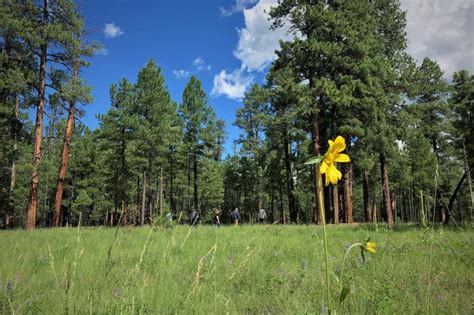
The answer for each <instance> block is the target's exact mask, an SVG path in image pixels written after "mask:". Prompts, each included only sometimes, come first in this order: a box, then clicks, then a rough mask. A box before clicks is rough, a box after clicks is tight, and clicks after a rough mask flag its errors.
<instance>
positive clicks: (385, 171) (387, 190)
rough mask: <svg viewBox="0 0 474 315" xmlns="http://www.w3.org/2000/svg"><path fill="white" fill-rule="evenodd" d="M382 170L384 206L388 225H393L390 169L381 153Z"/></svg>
mask: <svg viewBox="0 0 474 315" xmlns="http://www.w3.org/2000/svg"><path fill="white" fill-rule="evenodd" d="M379 157H380V170H381V174H382V191H383V200H384V202H383V204H384V207H385V215H386V220H387V223H388V224H393V213H392V207H391V205H392V203H391V202H390V187H389V181H388V168H387V161H386V159H385V154H384V153H380V156H379Z"/></svg>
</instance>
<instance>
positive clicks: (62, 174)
mask: <svg viewBox="0 0 474 315" xmlns="http://www.w3.org/2000/svg"><path fill="white" fill-rule="evenodd" d="M77 74H78V66H77V65H74V70H73V74H72V81H73V82H75V81H77ZM75 106H76V104H75V101H74V100H71V101H70V102H69V112H68V117H67V123H66V134H65V135H64V142H63V150H62V154H61V163H60V164H59V173H58V181H57V185H56V197H55V199H54V212H53V226H54V227H56V226H59V223H60V220H61V203H62V199H63V191H64V180H65V178H66V172H67V164H68V160H69V145H70V144H71V136H72V131H73V129H74V112H75Z"/></svg>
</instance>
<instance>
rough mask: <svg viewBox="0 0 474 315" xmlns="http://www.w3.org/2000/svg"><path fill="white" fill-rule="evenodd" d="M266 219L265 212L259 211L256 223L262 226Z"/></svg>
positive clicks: (263, 210)
mask: <svg viewBox="0 0 474 315" xmlns="http://www.w3.org/2000/svg"><path fill="white" fill-rule="evenodd" d="M266 219H267V213H266V212H265V209H263V208H262V209H260V210H259V211H258V221H259V222H260V223H261V224H263V223H265V220H266Z"/></svg>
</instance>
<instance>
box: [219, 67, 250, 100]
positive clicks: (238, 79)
mask: <svg viewBox="0 0 474 315" xmlns="http://www.w3.org/2000/svg"><path fill="white" fill-rule="evenodd" d="M252 82H253V77H252V76H251V75H249V74H247V73H245V69H244V68H241V69H237V70H234V71H232V72H230V73H227V71H225V70H222V71H221V72H220V73H219V74H218V75H215V76H214V86H213V88H212V92H211V95H213V96H219V95H225V96H227V97H228V98H230V99H234V100H239V99H241V98H242V97H244V93H245V91H246V90H247V88H248V87H249V86H250V85H251V84H252Z"/></svg>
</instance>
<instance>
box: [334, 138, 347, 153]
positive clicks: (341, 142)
mask: <svg viewBox="0 0 474 315" xmlns="http://www.w3.org/2000/svg"><path fill="white" fill-rule="evenodd" d="M345 149H346V139H344V138H343V137H341V136H337V138H336V140H334V144H333V145H332V146H331V151H332V152H335V153H340V152H342V151H344V150H345Z"/></svg>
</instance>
